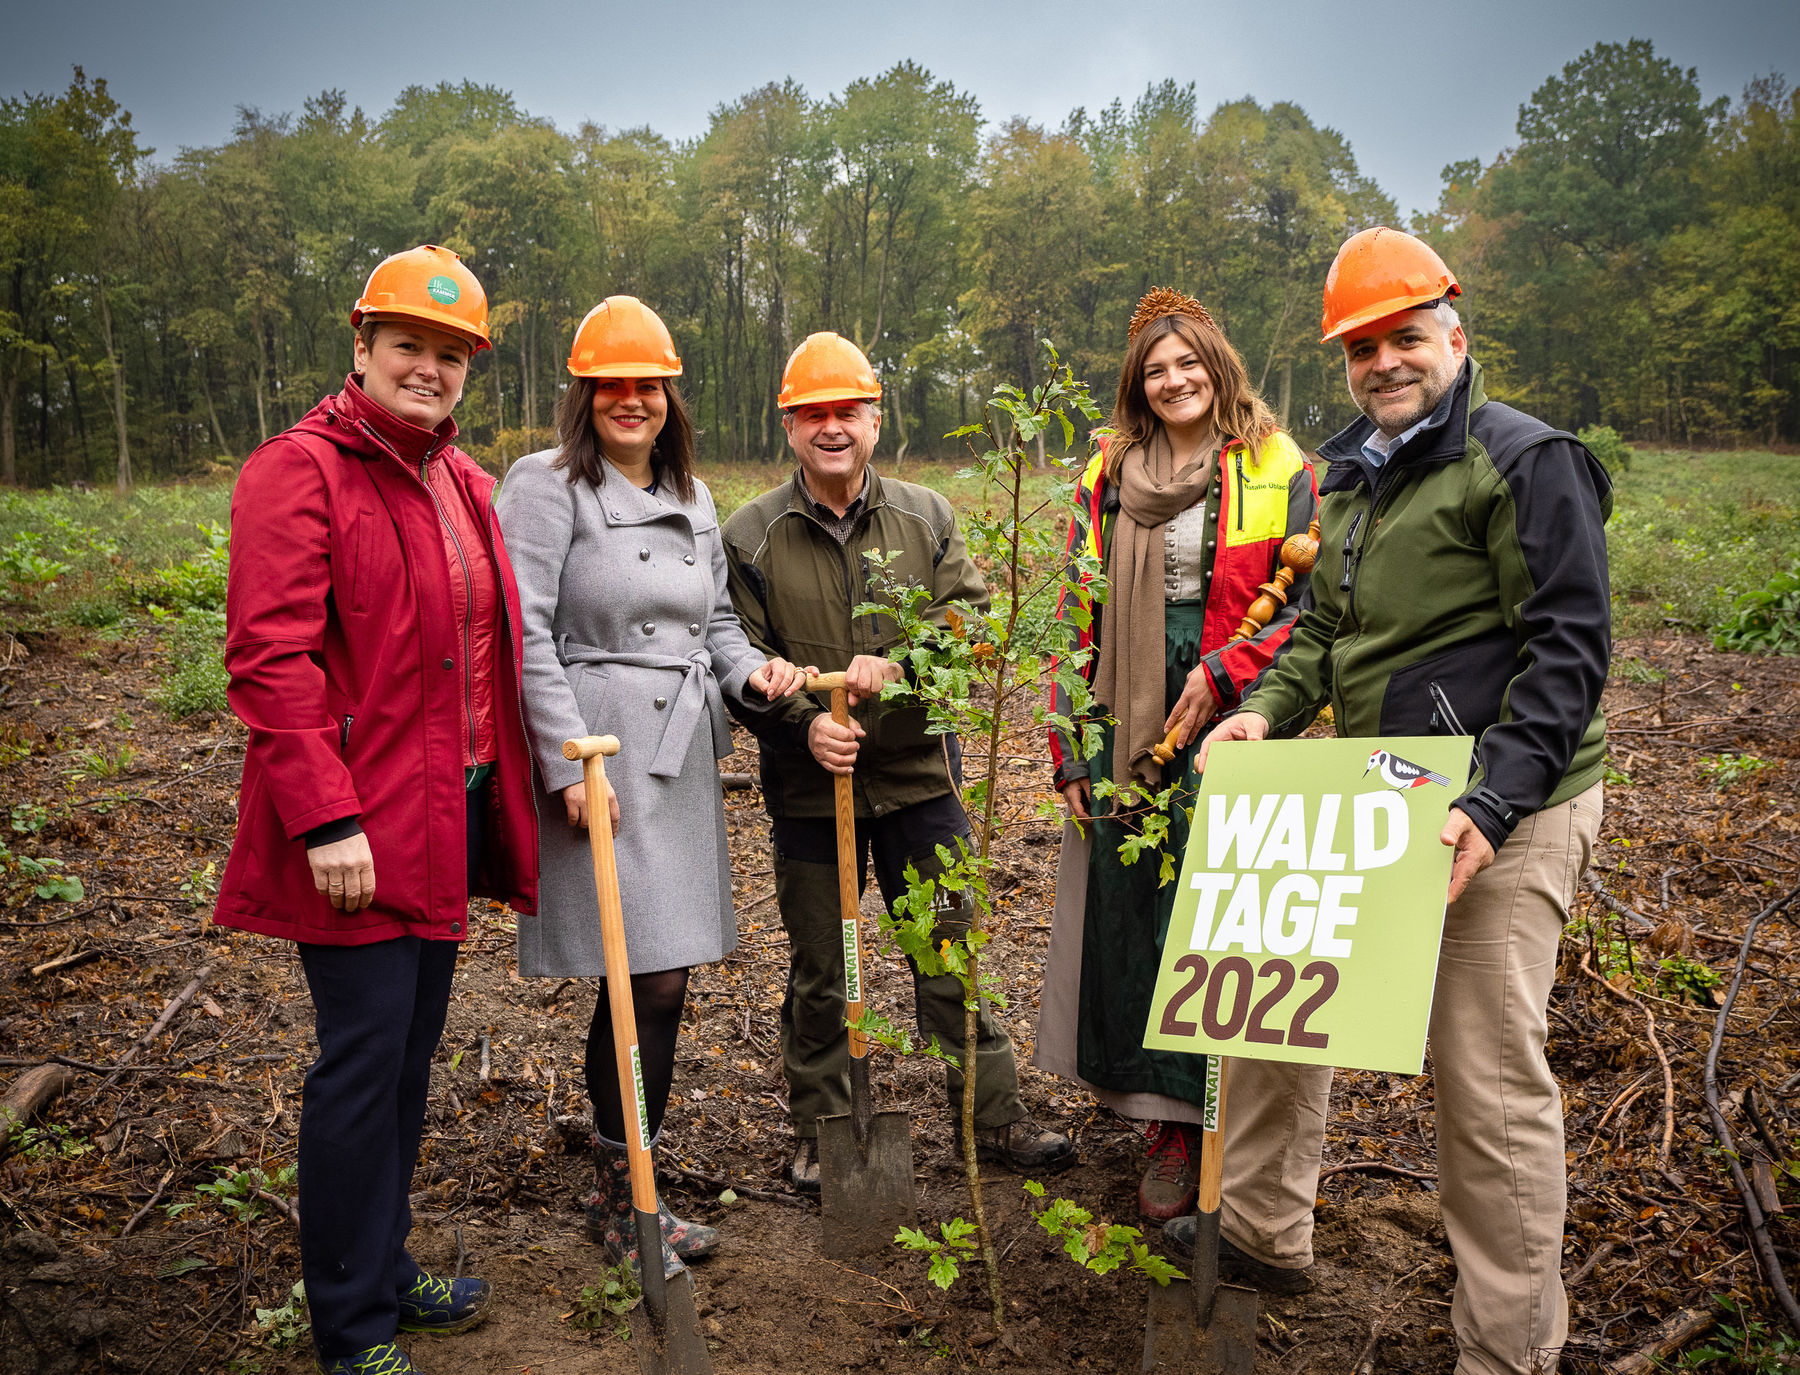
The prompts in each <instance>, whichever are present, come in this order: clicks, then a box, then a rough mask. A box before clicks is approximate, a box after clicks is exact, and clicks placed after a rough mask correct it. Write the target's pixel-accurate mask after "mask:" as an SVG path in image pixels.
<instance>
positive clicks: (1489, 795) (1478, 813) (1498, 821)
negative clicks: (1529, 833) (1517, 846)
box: [1450, 786, 1520, 854]
mask: <svg viewBox="0 0 1800 1375" xmlns="http://www.w3.org/2000/svg"><path fill="white" fill-rule="evenodd" d="M1450 805H1451V806H1452V807H1456V808H1460V809H1461V810H1462V812H1463V813H1464V814H1465V815H1466V816H1467V817H1468V818H1469V820H1470V821H1473V822H1474V823H1475V829H1476V830H1478V831H1480V832H1481V834H1482V835H1483V836H1485V837H1486V838H1487V843H1488V844H1489V845H1492V846H1493V847H1494V853H1495V854H1498V853H1500V847H1501V846H1502V845H1504V844H1506V842H1507V841H1508V840H1509V839H1510V838H1511V837H1512V833H1513V830H1514V829H1515V828H1516V827H1517V826H1518V824H1519V819H1520V818H1519V813H1518V811H1517V810H1516V809H1515V808H1514V807H1513V805H1512V804H1511V803H1510V802H1508V801H1507V800H1506V799H1505V798H1503V797H1501V796H1500V794H1498V793H1496V792H1495V791H1494V790H1493V789H1491V788H1488V787H1486V786H1483V787H1478V788H1471V789H1469V791H1468V792H1466V793H1464V794H1463V795H1462V796H1461V797H1459V798H1457V799H1456V801H1454V802H1452V803H1451V804H1450Z"/></svg>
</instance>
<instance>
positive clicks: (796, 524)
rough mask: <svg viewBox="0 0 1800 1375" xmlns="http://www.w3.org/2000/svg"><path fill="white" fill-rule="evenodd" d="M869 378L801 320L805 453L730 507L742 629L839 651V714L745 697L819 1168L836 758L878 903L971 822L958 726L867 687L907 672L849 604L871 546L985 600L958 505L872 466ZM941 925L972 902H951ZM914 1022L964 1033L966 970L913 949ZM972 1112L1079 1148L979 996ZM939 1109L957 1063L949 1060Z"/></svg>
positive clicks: (881, 621)
mask: <svg viewBox="0 0 1800 1375" xmlns="http://www.w3.org/2000/svg"><path fill="white" fill-rule="evenodd" d="M880 396H881V385H880V383H878V382H877V381H876V380H875V374H874V370H873V369H872V368H870V366H869V361H868V359H867V358H865V357H864V356H863V353H862V351H861V350H860V349H858V348H857V347H856V346H855V345H854V344H852V343H851V342H850V341H849V340H847V339H844V338H841V337H840V336H838V335H836V334H829V333H822V334H815V335H812V336H811V337H810V338H808V339H807V340H806V341H805V342H804V343H803V344H801V345H800V347H799V348H798V349H796V350H795V351H794V354H793V357H791V358H790V359H789V360H788V365H787V369H786V372H785V373H784V375H783V378H782V389H781V397H780V404H781V408H782V425H783V427H784V428H785V429H786V431H787V436H788V444H789V446H790V447H791V448H792V449H793V451H794V455H795V457H796V458H797V459H798V460H799V466H798V468H797V469H796V470H795V472H794V475H793V477H792V478H790V479H789V480H788V481H787V482H785V483H783V484H782V485H781V486H779V487H777V488H775V489H774V490H773V491H769V492H765V493H763V495H761V496H760V497H757V498H756V499H755V500H754V501H751V502H749V503H748V504H747V505H745V506H743V507H741V508H740V509H739V510H738V511H737V512H736V513H735V514H734V515H733V516H732V517H731V518H730V519H729V520H728V521H726V523H725V531H724V534H725V552H726V557H727V559H728V561H729V564H730V586H731V597H732V602H733V604H734V605H735V606H736V608H737V613H738V616H739V617H740V618H741V619H742V620H743V623H744V629H745V630H746V631H748V632H749V635H750V639H751V641H752V642H753V643H754V644H756V645H757V646H758V647H760V648H765V649H767V648H771V647H773V646H776V645H782V646H785V649H784V650H783V651H782V652H783V653H785V654H787V655H788V656H789V657H790V658H791V659H792V661H793V662H795V663H802V664H811V665H815V666H817V667H818V668H819V669H820V670H822V671H824V672H834V671H837V670H840V669H841V670H842V671H843V672H844V675H845V682H846V686H847V687H848V688H849V690H850V702H851V707H852V719H851V722H850V724H849V725H848V726H839V725H837V724H836V723H835V722H833V721H832V719H831V715H830V713H829V712H828V711H826V709H825V708H824V707H823V706H822V705H820V703H819V702H818V701H817V700H815V699H814V698H811V697H807V696H805V695H799V694H797V695H795V696H793V697H790V698H786V699H784V700H783V701H781V702H778V703H772V704H770V706H769V707H768V708H767V709H762V708H749V709H746V710H745V711H743V712H741V713H740V716H741V718H742V719H743V720H744V722H745V724H746V725H748V726H749V727H750V729H751V730H752V731H754V732H755V733H756V735H757V737H758V740H759V743H760V745H761V754H762V786H763V800H764V805H765V806H767V808H768V811H769V817H770V820H771V830H772V837H771V838H772V840H773V843H774V851H775V900H776V904H777V906H778V907H779V908H780V911H781V921H782V925H783V926H785V927H786V928H787V933H788V948H789V956H788V959H789V963H788V986H787V996H786V997H785V998H784V999H783V1001H782V1005H781V1056H782V1067H783V1069H784V1071H785V1073H786V1075H787V1081H788V1095H789V1111H790V1113H791V1116H792V1119H793V1124H794V1134H795V1136H796V1138H797V1141H796V1146H795V1153H794V1160H793V1165H792V1167H791V1170H790V1177H791V1179H792V1181H793V1183H794V1185H795V1186H796V1187H797V1188H801V1189H805V1190H808V1191H816V1190H817V1189H818V1187H819V1168H818V1148H817V1138H818V1119H819V1118H820V1117H821V1116H825V1115H829V1114H832V1113H841V1112H846V1111H848V1110H849V1092H850V1090H849V1045H848V1037H847V1034H846V1030H845V1025H844V951H843V944H842V932H841V928H840V925H839V911H838V883H837V838H836V827H835V823H834V816H835V807H834V801H833V790H834V785H833V783H832V776H833V775H834V774H850V775H851V776H852V777H853V778H854V780H855V789H854V796H855V800H856V838H857V848H858V856H857V866H858V871H859V873H863V872H865V871H866V867H867V864H868V861H869V858H870V856H871V853H872V855H873V859H874V866H875V881H876V883H877V885H878V886H879V887H880V890H881V895H882V899H883V901H885V902H886V903H887V904H888V905H889V906H890V907H891V906H892V905H893V902H894V900H895V899H896V898H897V897H899V896H901V895H902V894H903V893H904V892H905V891H906V879H905V870H906V866H907V865H908V864H913V865H916V866H917V868H918V870H919V872H920V873H922V874H925V875H927V876H929V875H930V874H931V873H932V872H933V871H934V870H936V869H937V868H939V867H940V866H939V861H938V859H937V847H938V846H939V845H948V846H951V847H952V848H954V846H955V843H956V838H957V837H959V836H963V837H966V836H968V835H969V822H968V818H967V816H966V815H965V814H964V812H963V808H962V799H961V797H960V795H959V789H960V784H961V778H962V769H961V756H960V752H959V750H958V747H957V743H956V740H955V737H953V736H944V735H931V734H928V733H927V732H926V729H925V727H926V716H925V710H924V708H923V707H921V706H908V705H904V704H897V703H894V702H891V701H890V702H887V703H884V702H882V701H880V700H879V699H880V693H881V689H882V687H883V686H884V685H885V684H887V683H890V682H898V681H900V678H901V669H900V666H899V665H898V664H896V663H893V662H891V661H889V660H888V658H887V657H886V654H887V651H888V650H889V649H890V648H892V647H893V645H894V644H895V643H896V641H897V640H898V635H899V632H898V629H897V627H896V626H895V624H894V622H893V621H892V620H890V619H888V618H886V617H880V616H858V615H856V614H855V609H856V607H858V606H860V605H862V604H864V603H866V602H872V601H875V600H876V582H877V579H876V577H875V575H874V570H873V567H872V563H871V559H870V557H869V555H870V554H872V553H873V554H879V555H882V556H884V557H885V559H886V560H887V563H886V569H887V572H888V574H889V575H890V576H892V577H894V578H896V579H898V580H900V581H902V582H905V581H911V582H916V583H918V584H919V585H920V586H922V587H927V588H929V589H931V594H932V608H933V613H932V614H936V615H939V616H941V614H942V610H943V608H945V607H948V606H949V605H950V604H951V603H952V602H954V601H957V600H959V599H960V600H965V601H968V602H971V603H973V604H975V605H977V606H985V605H986V604H987V586H986V584H985V583H984V582H983V581H982V579H981V574H980V572H979V571H978V570H977V569H976V567H975V565H974V562H973V561H972V560H971V559H970V558H969V553H968V550H967V549H966V548H965V547H964V545H963V540H962V536H961V534H960V533H959V532H958V531H957V528H956V517H955V515H954V514H953V513H952V511H951V509H950V503H949V502H947V501H946V500H945V499H944V498H943V496H941V495H940V494H939V493H937V492H934V491H932V490H931V489H930V488H928V487H920V486H915V485H914V484H912V483H908V482H896V481H893V480H891V479H883V478H881V477H880V476H879V475H878V474H876V472H875V471H874V470H873V469H872V468H870V466H869V459H870V457H871V456H872V455H873V453H874V451H875V440H876V437H877V436H878V435H879V434H880V433H881V412H880V409H879V408H878V407H877V406H876V405H875V404H874V403H875V402H876V401H877V400H878V399H879V398H880ZM939 923H940V930H942V931H943V932H944V933H945V934H946V935H952V936H954V935H957V934H960V931H961V930H962V929H966V922H964V921H959V913H958V912H957V911H955V910H950V909H946V910H945V911H944V912H943V913H941V914H940V917H939ZM913 984H914V993H915V1006H916V1011H917V1016H918V1023H919V1028H920V1030H921V1031H922V1032H923V1033H925V1034H926V1035H927V1036H932V1037H935V1038H936V1039H937V1040H938V1042H939V1044H940V1045H941V1046H942V1047H943V1048H944V1049H945V1050H946V1051H948V1052H950V1053H952V1054H956V1055H961V1053H962V1051H963V1005H962V998H963V992H962V985H961V984H960V983H959V982H958V981H957V979H956V977H955V976H954V975H950V974H944V975H940V976H938V977H937V978H934V979H927V978H923V977H921V976H920V974H919V971H918V969H917V968H916V967H915V968H914V969H913ZM975 1055H976V1060H975V1065H976V1083H975V1089H976V1104H975V1122H976V1127H977V1128H978V1130H979V1148H980V1150H981V1153H982V1154H983V1155H984V1156H987V1157H989V1158H993V1159H998V1160H1000V1161H1002V1162H1004V1163H1005V1164H1007V1165H1009V1166H1011V1167H1013V1168H1015V1169H1020V1170H1030V1171H1037V1172H1044V1171H1051V1170H1057V1169H1061V1168H1063V1167H1064V1166H1066V1165H1070V1164H1073V1163H1074V1159H1075V1150H1074V1145H1073V1143H1071V1142H1070V1140H1069V1139H1068V1138H1067V1137H1066V1136H1062V1135H1059V1134H1057V1133H1055V1132H1049V1131H1045V1130H1043V1129H1042V1128H1040V1127H1038V1126H1037V1125H1036V1124H1035V1123H1034V1122H1033V1121H1032V1120H1031V1118H1030V1116H1029V1115H1028V1114H1027V1113H1026V1111H1025V1108H1024V1106H1023V1105H1022V1104H1021V1103H1020V1101H1019V1075H1018V1069H1017V1067H1016V1065H1015V1064H1014V1060H1013V1048H1012V1043H1011V1041H1010V1040H1008V1039H1007V1036H1006V1033H1005V1032H1004V1031H1002V1030H1001V1029H1000V1027H999V1026H998V1025H997V1024H996V1023H995V1022H994V1020H993V1017H992V1015H991V1013H990V1012H989V1010H988V1008H987V1006H986V1004H985V1002H984V1003H983V1005H982V1008H981V1010H980V1013H979V1017H978V1022H977V1040H976V1052H975ZM946 1088H947V1090H948V1093H949V1097H950V1103H951V1106H952V1110H953V1111H956V1110H959V1108H960V1104H961V1101H962V1091H963V1090H962V1073H961V1071H960V1070H959V1069H958V1068H957V1067H956V1066H955V1065H949V1066H947V1084H946Z"/></svg>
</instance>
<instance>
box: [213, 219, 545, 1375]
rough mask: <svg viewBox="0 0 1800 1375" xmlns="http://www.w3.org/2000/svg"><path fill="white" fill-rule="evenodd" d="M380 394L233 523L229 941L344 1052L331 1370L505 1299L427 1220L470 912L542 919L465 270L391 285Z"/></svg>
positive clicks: (476, 287) (379, 357) (339, 1057)
mask: <svg viewBox="0 0 1800 1375" xmlns="http://www.w3.org/2000/svg"><path fill="white" fill-rule="evenodd" d="M350 323H351V324H352V325H353V326H355V328H356V331H357V333H356V338H355V342H354V358H355V371H354V372H353V373H351V374H350V376H349V377H348V378H347V379H346V380H345V382H344V387H343V390H342V391H340V392H338V393H337V394H336V395H334V396H328V397H326V398H325V399H324V400H323V401H321V402H320V403H319V404H318V405H317V406H315V407H313V409H312V410H311V411H310V412H309V413H308V414H307V415H306V417H305V418H304V419H303V420H301V421H300V423H299V424H297V425H295V426H294V427H293V428H292V429H290V430H287V431H285V432H284V433H282V434H279V435H276V436H275V437H274V438H273V439H271V440H269V441H267V442H266V443H264V444H263V445H261V446H260V447H259V448H258V449H257V450H256V452H255V453H253V454H251V455H250V457H249V459H248V460H246V462H245V464H244V469H243V473H242V474H241V475H240V476H239V478H238V482H237V487H236V490H234V491H233V493H232V498H231V572H230V579H229V583H228V590H227V594H226V612H225V620H226V638H225V666H226V668H227V669H228V670H229V672H230V675H231V682H230V700H231V707H232V710H233V711H235V712H236V713H237V715H238V717H239V718H240V719H241V720H242V721H243V722H244V724H245V725H246V726H247V727H248V728H249V734H250V738H249V744H248V746H247V747H246V751H245V756H244V779H243V791H242V793H241V795H240V801H239V805H238V831H237V837H236V839H235V841H234V842H233V844H232V848H231V859H230V861H229V862H228V863H227V864H226V867H225V877H224V881H223V883H222V885H221V891H220V894H219V904H218V912H217V916H216V920H217V921H218V923H219V924H220V925H222V926H235V927H239V928H242V929H243V930H246V931H257V932H261V933H263V934H266V935H271V936H279V937H282V938H285V939H287V940H291V941H294V942H296V943H297V944H298V947H299V954H300V963H301V967H302V969H303V970H304V971H305V975H306V983H307V987H308V989H309V990H310V992H311V994H312V1002H313V1009H314V1022H315V1027H316V1030H317V1034H318V1041H319V1054H318V1058H317V1059H316V1060H315V1061H314V1062H313V1065H312V1068H311V1069H310V1070H309V1071H308V1072H307V1076H306V1093H305V1098H304V1100H303V1105H302V1108H301V1112H300V1149H299V1184H300V1207H299V1211H300V1270H301V1274H302V1277H303V1278H304V1279H305V1282H306V1298H307V1306H308V1308H309V1310H310V1313H311V1317H312V1333H313V1342H314V1344H315V1345H316V1346H317V1348H318V1355H319V1368H320V1369H321V1370H323V1371H326V1372H327V1373H328V1375H352V1373H353V1372H374V1371H379V1372H380V1375H405V1372H408V1371H411V1370H412V1369H413V1366H412V1364H411V1362H410V1361H409V1360H408V1359H407V1357H406V1353H405V1352H403V1351H402V1350H401V1349H400V1348H399V1347H398V1346H396V1345H395V1344H394V1339H395V1336H396V1334H397V1333H398V1332H435V1333H443V1332H460V1331H462V1330H463V1329H465V1328H467V1327H472V1326H473V1325H474V1324H476V1323H477V1322H480V1321H481V1319H482V1318H483V1317H484V1316H485V1314H486V1311H487V1307H488V1302H489V1297H490V1293H489V1288H488V1283H487V1281H486V1280H480V1279H462V1278H459V1279H441V1278H438V1277H436V1276H433V1275H429V1274H426V1273H425V1272H424V1271H423V1270H421V1269H420V1268H419V1267H418V1265H416V1264H415V1263H414V1262H413V1260H412V1257H411V1256H409V1255H408V1254H407V1252H406V1238H407V1234H408V1232H409V1231H410V1230H411V1226H412V1214H411V1212H410V1210H409V1208H408V1206H407V1195H408V1191H409V1189H410V1187H411V1180H412V1174H413V1166H414V1163H415V1161H416V1159H417V1156H418V1150H419V1139H420V1135H421V1132H422V1130H423V1127H424V1119H425V1094H426V1086H427V1082H428V1080H429V1077H430V1072H431V1060H432V1053H433V1051H434V1050H435V1049H436V1047H437V1043H438V1036H439V1034H440V1033H441V1032H442V1030H443V1026H444V1014H445V1010H446V1009H447V1007H448V1006H449V1000H450V979H451V974H452V972H453V970H454V969H455V966H456V951H457V947H458V945H459V944H460V943H461V942H462V940H463V937H464V936H465V935H466V934H467V930H468V921H469V915H468V907H469V898H470V897H471V896H472V895H478V896H482V897H489V898H499V899H502V900H504V901H506V902H508V903H510V904H511V905H512V906H513V907H514V908H516V909H517V910H518V911H521V912H529V911H531V910H532V907H533V905H534V903H535V901H536V896H537V842H536V835H535V824H536V820H535V817H534V814H533V812H532V806H531V797H530V789H531V760H530V754H529V750H528V747H527V745H526V742H525V731H524V724H523V715H522V712H521V707H520V694H521V687H520V658H519V648H520V647H519V644H518V642H517V641H516V640H515V639H514V637H513V635H512V632H511V629H510V627H511V626H513V625H516V624H517V623H518V618H519V606H518V593H517V590H516V588H515V586H514V583H513V576H512V569H511V567H510V566H509V564H508V562H507V557H506V549H505V546H504V545H503V544H502V543H501V539H500V532H499V527H498V524H497V523H496V521H495V517H494V512H493V505H492V495H493V490H494V480H493V479H492V478H491V477H489V476H487V475H486V474H485V473H483V472H482V471H481V469H480V468H479V467H477V466H476V464H475V463H474V461H473V460H472V459H470V458H469V457H468V456H467V455H466V454H464V453H462V452H461V451H460V450H458V449H457V448H456V447H455V445H454V444H453V442H452V441H453V440H454V439H455V438H456V422H455V421H454V420H452V419H451V418H450V413H451V411H452V410H453V409H455V407H456V403H457V401H458V400H459V399H460V398H461V397H462V392H463V384H464V381H465V379H466V378H467V376H468V371H469V363H470V359H471V358H472V357H473V356H474V354H475V353H476V352H477V351H478V350H480V349H485V348H487V347H488V340H487V297H486V295H485V294H484V293H483V291H482V289H481V284H480V283H479V282H477V281H476V280H475V277H474V275H473V274H472V273H471V272H470V271H469V270H468V268H466V267H465V266H463V264H462V261H461V260H460V259H459V258H458V257H457V256H456V254H454V253H452V252H450V251H449V250H448V249H444V248H436V247H432V246H430V245H426V246H424V247H421V248H415V249H412V250H410V251H408V252H405V253H400V254H396V255H395V256H394V257H391V258H389V259H387V261H385V262H383V263H382V264H381V265H380V266H378V267H377V268H376V269H375V271H374V272H373V273H372V274H371V275H370V277H369V282H368V286H367V287H366V288H365V289H364V291H363V294H362V299H360V300H359V301H358V302H357V303H356V308H355V309H354V310H352V311H351V313H350Z"/></svg>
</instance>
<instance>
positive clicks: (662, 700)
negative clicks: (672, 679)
mask: <svg viewBox="0 0 1800 1375" xmlns="http://www.w3.org/2000/svg"><path fill="white" fill-rule="evenodd" d="M652 705H653V706H655V708H656V709H657V710H658V711H661V710H662V709H663V708H664V707H666V706H668V705H669V699H668V698H667V697H658V698H657V699H656V701H655V702H654V703H653V704H652Z"/></svg>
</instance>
